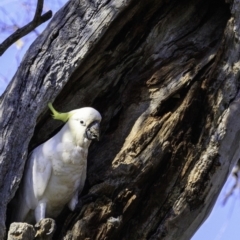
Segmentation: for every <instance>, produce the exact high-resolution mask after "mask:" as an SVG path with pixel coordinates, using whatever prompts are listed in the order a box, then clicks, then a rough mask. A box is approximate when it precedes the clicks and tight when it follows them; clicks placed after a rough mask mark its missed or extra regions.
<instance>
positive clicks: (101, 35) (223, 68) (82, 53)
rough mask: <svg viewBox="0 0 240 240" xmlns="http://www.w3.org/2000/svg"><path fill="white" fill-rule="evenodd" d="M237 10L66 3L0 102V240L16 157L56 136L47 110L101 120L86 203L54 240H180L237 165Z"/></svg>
mask: <svg viewBox="0 0 240 240" xmlns="http://www.w3.org/2000/svg"><path fill="white" fill-rule="evenodd" d="M239 11H240V0H234V1H233V2H231V3H225V2H224V1H223V0H195V1H191V0H168V1H167V0H165V1H161V0H149V1H136V0H121V1H120V0H111V1H109V0H105V1H103V0H94V1H88V0H85V1H83V0H81V1H75V0H72V1H71V0H70V1H69V2H68V3H67V4H66V5H65V6H64V7H63V8H62V9H61V10H60V11H59V12H58V13H57V14H56V15H55V16H54V18H53V19H52V21H51V23H50V24H49V25H48V27H47V29H46V30H45V31H44V32H43V34H41V36H40V37H39V38H38V39H37V40H36V41H35V42H34V43H33V44H32V46H31V47H30V49H29V51H28V52H27V53H26V55H25V57H24V59H23V61H22V63H21V66H20V67H19V69H18V71H17V73H16V74H15V76H14V78H13V80H12V81H11V83H10V85H9V86H8V88H7V90H6V92H5V93H4V95H3V96H2V97H1V102H0V106H1V107H0V112H1V114H2V115H1V116H2V117H1V119H0V126H1V127H0V153H1V156H0V169H1V175H0V187H1V191H0V199H1V208H0V221H1V222H0V239H2V238H3V236H4V234H5V223H4V222H5V219H6V209H7V204H8V203H9V201H10V200H11V199H12V198H13V196H14V194H15V192H16V189H17V187H18V185H19V182H20V180H21V176H22V173H23V169H24V164H25V161H26V158H27V154H28V151H30V150H31V149H33V148H34V147H35V146H37V145H38V144H39V143H41V142H43V141H45V140H46V139H48V138H49V137H50V136H52V134H54V133H56V131H57V130H58V129H59V127H60V123H59V122H57V121H54V120H53V119H51V116H50V114H49V111H48V110H47V103H48V102H51V101H55V102H54V106H55V107H56V109H58V110H59V111H61V112H64V111H68V110H72V109H75V108H79V107H83V106H93V107H95V108H96V109H97V110H99V111H100V112H101V114H102V116H103V122H102V138H101V141H100V142H99V143H95V144H93V145H92V146H91V148H90V153H89V158H88V163H89V164H88V177H87V183H86V187H85V190H84V192H83V194H87V193H94V194H97V199H95V200H94V201H93V202H91V203H88V204H86V205H84V206H83V208H82V209H81V211H80V212H79V211H78V212H75V213H70V214H69V213H67V215H66V213H65V215H64V219H66V220H65V221H64V223H63V225H62V227H59V230H58V237H57V239H65V240H66V239H99V240H100V239H190V237H191V236H192V235H193V234H194V232H195V231H196V229H197V228H198V227H199V226H200V225H201V223H202V222H203V221H204V219H205V218H206V217H207V215H208V214H209V213H210V211H211V208H212V206H213V204H214V203H215V200H216V198H217V196H218V194H219V191H220V190H221V187H222V186H223V184H224V182H225V180H226V178H227V176H228V174H229V172H230V171H231V168H232V167H233V165H234V164H235V162H236V161H237V160H238V159H239V154H240V148H239V143H238V139H239V137H240V135H239V134H240V131H239V130H240V122H239V121H238V119H239V117H240V116H239V115H240V105H239V102H240V94H239V81H238V79H239V69H240V63H239V61H240V54H239V53H240V39H239V37H240V36H239V32H240V29H239V26H240V19H239V18H240V14H239ZM67 216H68V217H67ZM66 217H67V218H66ZM60 225H61V224H60V223H59V226H60ZM60 230H61V231H60Z"/></svg>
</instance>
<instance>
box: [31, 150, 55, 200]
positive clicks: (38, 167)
mask: <svg viewBox="0 0 240 240" xmlns="http://www.w3.org/2000/svg"><path fill="white" fill-rule="evenodd" d="M31 161H32V163H33V164H32V178H33V191H34V195H35V197H36V198H37V199H40V198H41V197H42V196H43V194H44V192H45V190H46V187H47V185H48V182H49V179H50V177H51V173H52V163H51V161H50V159H49V157H48V156H46V155H44V154H43V150H42V148H41V147H38V148H37V149H35V150H34V151H33V153H32V155H31Z"/></svg>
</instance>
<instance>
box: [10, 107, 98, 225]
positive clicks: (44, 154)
mask: <svg viewBox="0 0 240 240" xmlns="http://www.w3.org/2000/svg"><path fill="white" fill-rule="evenodd" d="M48 106H49V108H50V110H51V111H52V113H53V118H54V119H58V120H62V121H64V122H66V124H65V125H64V126H63V128H62V129H61V130H60V132H58V133H57V134H56V135H55V136H53V137H52V138H51V139H49V140H48V141H46V142H45V143H43V144H41V145H40V146H38V147H37V148H35V149H34V150H33V151H32V152H31V153H30V154H29V158H28V162H27V165H26V169H25V172H24V176H23V182H22V183H21V185H20V189H19V192H18V197H17V201H16V202H17V211H16V212H14V213H13V214H14V215H15V217H14V221H15V222H24V221H26V222H29V223H32V222H34V216H35V221H36V222H39V221H40V220H41V219H43V218H45V217H50V218H55V217H56V216H57V215H58V214H59V213H60V212H61V210H62V209H63V207H64V206H65V204H68V207H69V208H70V209H71V210H74V209H75V207H76V205H77V203H78V195H79V193H80V192H81V191H82V189H83V186H84V183H85V179H86V168H87V155H88V147H89V145H90V143H91V141H92V140H95V139H97V140H98V139H99V125H100V122H101V115H100V113H99V112H98V111H97V110H95V109H94V108H91V107H84V108H80V109H76V110H73V111H70V112H68V113H58V112H57V111H56V110H55V109H54V108H53V106H52V104H49V105H48Z"/></svg>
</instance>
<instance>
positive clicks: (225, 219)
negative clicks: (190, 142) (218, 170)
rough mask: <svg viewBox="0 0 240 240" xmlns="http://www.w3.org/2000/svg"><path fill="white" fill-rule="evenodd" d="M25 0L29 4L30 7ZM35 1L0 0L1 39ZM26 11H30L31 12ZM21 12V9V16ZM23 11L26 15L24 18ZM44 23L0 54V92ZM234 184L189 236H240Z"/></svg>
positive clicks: (201, 239)
mask: <svg viewBox="0 0 240 240" xmlns="http://www.w3.org/2000/svg"><path fill="white" fill-rule="evenodd" d="M45 2H46V3H47V4H45V6H44V11H48V10H49V9H51V10H52V11H53V13H55V12H56V11H57V10H58V9H59V8H60V6H61V5H63V4H64V3H65V2H67V0H51V1H45ZM26 3H28V4H30V7H29V6H28V5H27V4H26ZM35 4H36V0H35V1H34V0H25V1H24V0H0V33H1V34H0V43H1V42H2V41H3V40H4V39H5V38H6V37H7V36H8V35H9V34H10V33H11V31H12V30H13V29H12V26H13V25H14V24H16V22H17V25H19V26H20V27H21V26H23V25H24V23H26V21H30V19H31V17H32V16H33V13H34V11H29V8H31V9H34V6H35ZM19 9H21V11H19ZM29 12H32V16H31V14H30V13H29ZM20 13H23V15H24V16H22V15H21V14H20ZM26 13H29V14H26ZM26 15H27V18H28V19H26ZM16 19H17V20H16ZM15 21H16V22H15ZM3 23H7V30H6V29H5V28H4V27H5V26H4V25H3ZM46 26H47V23H44V24H42V25H41V26H40V27H38V28H37V29H36V31H35V32H32V33H30V34H29V35H28V36H26V37H24V38H22V39H21V40H20V41H18V42H17V43H16V44H13V45H12V46H11V47H10V48H9V49H8V50H7V51H6V52H5V53H4V54H3V56H1V57H0V95H1V94H2V93H3V91H4V90H5V88H6V86H7V85H8V83H9V81H10V80H11V79H12V77H13V75H14V74H15V72H16V70H17V68H18V66H19V64H20V61H21V59H22V57H23V55H24V53H25V52H26V50H27V49H28V47H29V46H30V44H31V43H32V42H33V40H34V39H35V38H36V37H37V36H38V34H40V33H41V32H42V31H43V29H44V28H45V27H46ZM233 184H234V179H233V177H231V176H230V177H229V178H228V180H227V182H226V183H225V185H224V187H223V189H222V191H221V193H220V195H219V197H218V199H217V202H216V204H215V206H214V208H213V210H212V213H211V214H210V216H209V217H208V219H207V220H206V221H205V222H204V223H203V225H202V226H201V227H200V228H199V230H198V231H197V232H196V233H195V235H194V236H193V237H192V238H191V240H239V239H240V191H239V188H238V189H237V190H236V191H235V192H234V194H233V196H231V197H230V198H229V200H228V201H227V203H226V204H225V205H223V199H224V197H225V195H226V193H227V192H228V191H229V190H230V188H231V187H232V185H233ZM176 240H177V239H176Z"/></svg>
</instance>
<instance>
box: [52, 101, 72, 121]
mask: <svg viewBox="0 0 240 240" xmlns="http://www.w3.org/2000/svg"><path fill="white" fill-rule="evenodd" d="M48 107H49V109H50V110H51V112H52V117H53V119H56V120H61V121H63V122H67V121H68V119H69V118H70V117H71V116H72V114H71V112H67V113H60V112H58V111H57V110H55V109H54V107H53V105H52V103H48Z"/></svg>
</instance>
